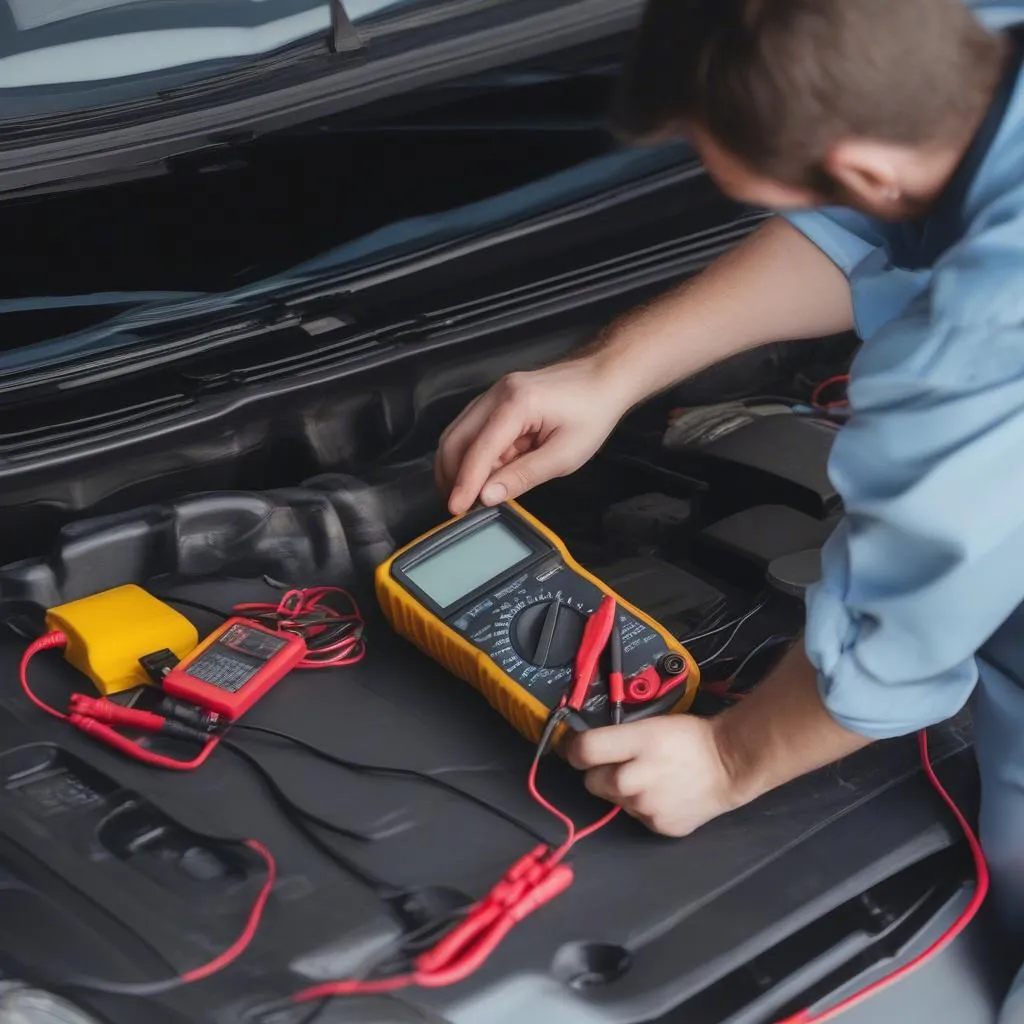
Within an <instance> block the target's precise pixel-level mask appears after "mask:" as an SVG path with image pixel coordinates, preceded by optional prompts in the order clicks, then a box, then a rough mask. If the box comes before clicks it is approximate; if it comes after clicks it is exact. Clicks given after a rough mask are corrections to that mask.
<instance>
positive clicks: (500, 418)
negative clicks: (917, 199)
mask: <svg viewBox="0 0 1024 1024" xmlns="http://www.w3.org/2000/svg"><path fill="white" fill-rule="evenodd" d="M846 237H848V239H849V241H848V242H847V243H846V244H847V247H848V248H851V249H858V248H863V249H866V250H868V251H870V249H871V246H870V245H869V244H868V243H866V242H864V241H863V240H860V239H857V238H855V236H854V235H852V234H849V235H848V236H846ZM852 323H853V313H852V309H851V299H850V288H849V284H848V283H847V280H846V277H845V276H844V274H843V272H842V271H841V270H840V269H839V266H837V264H836V262H834V261H833V259H832V258H830V257H829V256H827V255H825V253H824V252H823V251H822V250H821V249H820V248H819V247H818V245H816V244H815V243H814V242H812V241H810V240H809V239H808V238H807V237H805V236H804V235H803V234H802V233H801V232H800V231H798V230H797V229H796V228H795V227H793V226H792V225H791V224H789V223H787V222H786V221H784V220H782V219H781V218H774V219H772V220H770V221H768V222H766V223H765V224H764V225H763V226H762V227H761V228H759V229H758V230H757V231H756V232H755V233H754V234H753V235H752V236H751V237H749V238H747V239H746V240H745V241H744V242H742V243H741V244H740V245H739V246H737V248H736V249H735V250H733V251H732V252H731V253H729V254H727V255H725V256H723V257H721V258H720V259H719V260H717V261H716V262H715V263H714V264H713V265H712V266H711V267H710V268H709V269H708V270H706V271H705V272H704V273H703V274H700V275H699V276H698V277H696V278H694V279H693V280H692V281H689V282H687V283H685V284H683V285H681V286H680V287H678V288H676V289H674V290H673V291H671V292H669V293H668V294H667V295H663V296H662V297H661V298H660V299H657V300H656V301H655V302H653V303H651V304H650V305H649V306H647V307H646V308H644V309H641V310H639V311H637V312H635V313H633V314H631V315H629V316H627V317H625V318H624V319H623V320H620V321H619V322H618V323H617V324H615V325H613V326H612V327H611V328H610V329H608V330H607V331H605V332H604V334H603V335H602V336H601V337H600V338H599V339H598V341H597V342H596V343H595V344H594V345H592V346H590V347H589V348H588V349H587V350H585V351H584V352H583V353H581V354H579V355H577V356H576V357H574V358H572V359H570V360H567V361H566V362H562V363H557V364H555V365H554V366H549V367H546V368H545V369H542V370H536V371H534V372H532V373H517V374H512V375H511V376H508V377H506V378H504V379H503V380H501V381H499V382H498V383H497V384H496V385H495V386H494V387H493V388H491V390H490V391H488V392H487V393H486V394H484V395H482V396H481V397H480V398H478V399H477V400H476V401H475V402H473V403H472V404H471V405H470V406H469V407H468V408H467V409H466V410H465V411H464V412H463V413H462V415H461V416H459V418H458V419H457V420H455V422H454V423H452V425H451V426H450V427H449V428H448V430H447V431H445V434H444V436H443V437H442V438H441V444H440V448H439V450H438V457H437V463H436V470H437V480H438V485H439V487H440V488H441V490H442V491H444V492H446V493H448V494H449V508H450V510H451V512H452V513H453V514H455V515H458V514H459V513H462V512H465V511H466V510H467V509H469V508H470V507H471V506H472V505H473V504H474V502H476V501H477V500H480V501H481V502H483V503H484V504H485V505H496V504H498V503H499V502H502V501H505V500H506V499H508V498H518V497H519V496H520V495H521V494H523V493H524V492H525V491H528V490H529V489H530V488H532V487H536V486H537V485H538V484H542V483H544V482H545V481H547V480H551V479H552V478H554V477H558V476H566V475H567V474H569V473H572V472H574V471H575V470H577V469H579V467H580V466H582V465H583V463H585V462H586V461H587V460H588V459H589V458H590V457H591V456H592V455H593V454H594V453H595V452H596V451H597V449H598V448H600V446H601V445H602V444H603V443H604V441H605V440H606V439H607V437H608V435H609V434H610V433H611V432H612V430H613V429H614V427H615V425H616V424H617V423H618V421H619V420H620V419H621V418H622V416H623V415H624V414H625V413H626V412H628V410H629V409H630V408H631V407H632V406H634V405H636V404H637V403H639V402H641V401H643V400H644V399H645V398H647V397H649V396H650V395H652V394H655V393H656V392H658V391H662V390H664V389H665V388H667V387H669V386H670V385H671V384H672V383H673V382H674V381H678V380H681V379H683V378H685V377H689V376H692V375H693V374H695V373H697V372H698V371H700V370H702V369H705V368H706V367H708V366H711V365H712V364H714V363H717V362H720V361H721V360H723V359H726V358H727V357H729V356H732V355H736V354H737V353H740V352H743V351H746V350H748V349H753V348H757V347H758V346H760V345H766V344H768V343H770V342H774V341H782V340H786V339H798V338H814V337H821V336H824V335H828V334H836V333H839V332H840V331H843V330H846V329H848V328H850V327H851V325H852Z"/></svg>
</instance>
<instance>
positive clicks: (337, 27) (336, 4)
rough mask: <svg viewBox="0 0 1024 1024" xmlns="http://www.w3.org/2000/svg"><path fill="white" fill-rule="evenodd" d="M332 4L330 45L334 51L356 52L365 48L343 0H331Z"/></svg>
mask: <svg viewBox="0 0 1024 1024" xmlns="http://www.w3.org/2000/svg"><path fill="white" fill-rule="evenodd" d="M330 4H331V35H330V39H329V40H328V45H329V46H330V48H331V52H332V53H354V52H355V51H357V50H362V49H365V47H366V44H365V43H364V42H363V40H362V37H361V36H360V35H359V33H358V32H357V31H356V27H355V25H353V24H352V19H351V18H350V17H349V16H348V11H346V10H345V4H344V2H343V0H330Z"/></svg>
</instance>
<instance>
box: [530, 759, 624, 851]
mask: <svg viewBox="0 0 1024 1024" xmlns="http://www.w3.org/2000/svg"><path fill="white" fill-rule="evenodd" d="M540 760H541V759H540V755H539V754H538V756H537V757H535V758H534V759H533V764H532V765H530V773H529V775H528V776H527V778H526V788H527V789H528V790H529V792H530V796H532V797H533V799H534V800H535V801H536V802H537V803H538V804H540V806H541V807H543V808H544V810H545V811H547V812H548V814H551V815H553V816H554V817H555V818H557V819H558V820H559V821H560V822H561V823H562V824H563V825H564V826H565V832H566V837H565V841H564V842H563V843H562V845H561V846H559V847H558V848H557V849H556V850H555V851H554V852H553V853H552V855H551V858H550V859H551V861H552V862H553V863H555V862H557V861H560V860H564V859H565V858H566V857H567V856H568V854H569V851H570V850H572V848H573V847H574V846H575V845H576V844H577V843H581V842H583V840H584V839H586V838H587V837H588V836H592V835H593V834H594V833H595V832H597V831H599V830H600V829H602V828H604V827H605V825H607V824H609V823H610V822H611V821H613V820H614V819H615V818H616V817H618V814H619V812H620V811H621V810H622V808H621V807H613V808H612V809H611V810H610V811H609V812H608V813H607V814H606V815H605V816H604V817H603V818H599V819H598V820H597V821H595V822H594V823H593V824H592V825H587V827H586V828H583V829H577V827H576V822H574V821H573V820H572V818H570V817H569V815H567V814H565V813H564V812H563V811H560V810H559V809H558V808H557V807H556V806H555V805H554V804H553V803H551V801H550V800H548V799H547V797H545V796H544V794H543V793H541V791H540V789H539V788H538V786H537V775H538V773H539V772H540Z"/></svg>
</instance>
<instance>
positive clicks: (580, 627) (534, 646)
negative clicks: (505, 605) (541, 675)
mask: <svg viewBox="0 0 1024 1024" xmlns="http://www.w3.org/2000/svg"><path fill="white" fill-rule="evenodd" d="M586 625H587V620H586V618H585V617H584V615H583V613H582V612H581V611H579V610H578V609H577V608H574V607H572V606H570V605H568V604H563V603H562V602H561V601H559V600H557V599H555V600H548V601H543V602H541V603H539V604H531V605H528V606H527V607H525V608H523V609H522V610H521V611H519V612H517V613H516V615H515V617H514V618H513V620H512V628H511V633H512V644H513V646H514V647H515V649H516V652H517V653H518V654H519V656H520V657H521V658H523V660H524V661H527V662H529V663H530V664H531V665H536V666H537V667H538V668H561V667H562V666H563V665H568V664H569V663H570V662H572V661H573V659H574V658H575V657H576V652H577V651H578V650H579V648H580V642H581V641H582V639H583V631H584V629H585V628H586Z"/></svg>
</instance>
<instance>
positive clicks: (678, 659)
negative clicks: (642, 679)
mask: <svg viewBox="0 0 1024 1024" xmlns="http://www.w3.org/2000/svg"><path fill="white" fill-rule="evenodd" d="M685 671H686V660H685V659H684V658H683V657H682V655H680V654H674V653H671V652H670V653H669V654H666V655H665V656H664V657H663V658H662V659H661V660H660V661H659V662H658V672H659V673H660V674H661V675H662V676H663V677H664V678H666V679H674V678H675V677H676V676H680V675H682V674H683V673H684V672H685Z"/></svg>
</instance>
